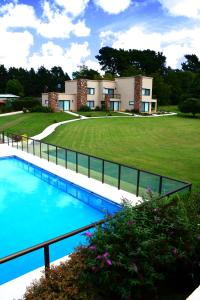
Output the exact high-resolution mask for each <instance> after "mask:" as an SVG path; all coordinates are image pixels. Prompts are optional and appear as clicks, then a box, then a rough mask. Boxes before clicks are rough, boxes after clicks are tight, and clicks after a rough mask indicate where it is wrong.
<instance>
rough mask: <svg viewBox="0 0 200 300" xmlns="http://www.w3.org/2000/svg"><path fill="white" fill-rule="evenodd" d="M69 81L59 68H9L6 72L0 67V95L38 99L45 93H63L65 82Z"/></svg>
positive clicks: (2, 66)
mask: <svg viewBox="0 0 200 300" xmlns="http://www.w3.org/2000/svg"><path fill="white" fill-rule="evenodd" d="M68 79H70V77H69V76H68V74H67V73H65V72H64V71H63V69H62V68H61V67H57V66H54V67H53V68H51V70H48V69H46V68H45V67H44V66H41V67H40V68H39V69H38V70H37V71H35V70H34V69H33V68H31V69H30V70H26V69H23V68H14V67H11V68H9V69H8V70H7V69H6V68H5V67H4V65H0V93H1V94H4V93H12V94H16V95H18V96H21V97H30V96H33V97H38V96H41V93H43V92H47V91H60V92H62V91H64V85H65V81H66V80H68Z"/></svg>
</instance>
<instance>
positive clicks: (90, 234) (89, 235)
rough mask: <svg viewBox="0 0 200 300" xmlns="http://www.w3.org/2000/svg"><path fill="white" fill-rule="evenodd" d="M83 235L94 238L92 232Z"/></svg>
mask: <svg viewBox="0 0 200 300" xmlns="http://www.w3.org/2000/svg"><path fill="white" fill-rule="evenodd" d="M83 235H85V236H87V237H91V236H93V233H92V232H90V231H86V232H85V233H83Z"/></svg>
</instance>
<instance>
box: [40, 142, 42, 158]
mask: <svg viewBox="0 0 200 300" xmlns="http://www.w3.org/2000/svg"><path fill="white" fill-rule="evenodd" d="M40 158H42V145H41V141H40Z"/></svg>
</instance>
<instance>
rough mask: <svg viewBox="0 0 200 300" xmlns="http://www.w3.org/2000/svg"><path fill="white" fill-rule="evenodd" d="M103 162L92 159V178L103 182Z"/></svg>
mask: <svg viewBox="0 0 200 300" xmlns="http://www.w3.org/2000/svg"><path fill="white" fill-rule="evenodd" d="M102 169H103V160H102V159H99V158H95V157H92V156H91V157H90V177H91V178H94V179H97V180H99V181H102Z"/></svg>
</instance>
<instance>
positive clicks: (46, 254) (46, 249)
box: [44, 245, 50, 277]
mask: <svg viewBox="0 0 200 300" xmlns="http://www.w3.org/2000/svg"><path fill="white" fill-rule="evenodd" d="M44 265H45V276H46V277H48V275H49V269H50V258H49V245H46V246H44Z"/></svg>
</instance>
